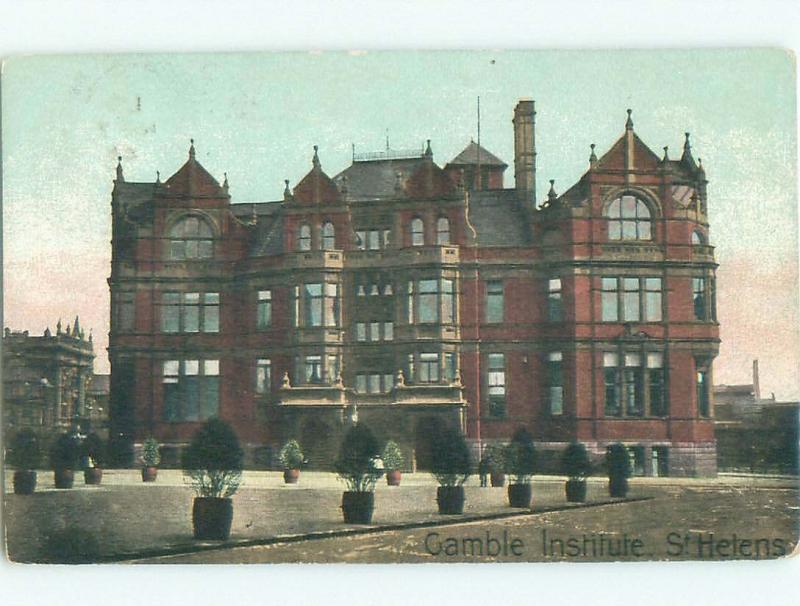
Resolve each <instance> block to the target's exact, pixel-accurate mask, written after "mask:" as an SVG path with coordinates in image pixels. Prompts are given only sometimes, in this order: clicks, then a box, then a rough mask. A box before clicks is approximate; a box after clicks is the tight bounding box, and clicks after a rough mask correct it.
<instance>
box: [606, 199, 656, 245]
mask: <svg viewBox="0 0 800 606" xmlns="http://www.w3.org/2000/svg"><path fill="white" fill-rule="evenodd" d="M605 218H606V219H608V239H609V240H652V238H653V235H652V227H651V225H652V217H651V213H650V209H649V208H648V207H647V204H645V202H644V201H643V200H640V199H639V198H637V197H636V196H633V195H631V194H625V195H622V196H620V197H619V198H617V199H615V200H614V201H613V202H611V204H609V205H608V208H607V209H606V213H605Z"/></svg>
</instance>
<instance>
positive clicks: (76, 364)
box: [3, 317, 108, 441]
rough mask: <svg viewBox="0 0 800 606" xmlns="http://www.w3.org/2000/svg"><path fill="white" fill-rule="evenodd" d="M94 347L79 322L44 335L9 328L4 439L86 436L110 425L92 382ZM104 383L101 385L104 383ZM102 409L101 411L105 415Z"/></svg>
mask: <svg viewBox="0 0 800 606" xmlns="http://www.w3.org/2000/svg"><path fill="white" fill-rule="evenodd" d="M94 357H95V356H94V348H93V344H92V336H91V334H90V335H89V337H88V338H87V337H86V335H85V334H84V331H83V329H82V328H81V326H80V320H79V319H78V318H77V317H76V318H75V322H74V324H73V325H72V326H70V325H69V324H68V325H67V327H66V329H65V330H62V325H61V321H60V320H59V322H58V324H57V325H56V333H55V334H52V333H51V332H50V329H49V328H48V329H46V330H45V332H44V334H43V335H41V336H33V335H31V334H30V333H29V332H28V331H27V330H26V331H12V330H11V329H9V328H6V329H5V332H4V335H3V406H4V418H5V428H4V429H5V431H6V436H9V435H11V434H12V433H14V432H16V431H17V430H19V429H23V428H29V429H32V430H34V431H35V432H36V433H37V434H39V435H40V437H41V438H42V439H43V440H44V441H48V440H50V439H51V438H52V437H54V436H55V435H57V434H59V433H62V432H65V431H72V430H79V431H80V432H82V433H86V432H88V431H92V430H93V429H95V428H102V427H104V426H105V425H106V423H107V411H108V404H107V403H106V404H103V405H101V404H99V403H100V402H101V401H102V400H103V397H105V399H106V400H107V398H108V396H107V394H108V389H107V387H106V389H105V392H106V395H105V396H101V394H100V393H99V392H98V389H97V387H95V386H94V382H93V379H92V366H93V363H94ZM101 383H102V381H101ZM101 409H102V410H101Z"/></svg>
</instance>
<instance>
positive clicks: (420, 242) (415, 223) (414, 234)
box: [411, 217, 425, 246]
mask: <svg viewBox="0 0 800 606" xmlns="http://www.w3.org/2000/svg"><path fill="white" fill-rule="evenodd" d="M424 245H425V224H424V223H423V222H422V219H420V218H419V217H416V218H414V219H412V220H411V246H424Z"/></svg>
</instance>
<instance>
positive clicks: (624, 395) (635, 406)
mask: <svg viewBox="0 0 800 606" xmlns="http://www.w3.org/2000/svg"><path fill="white" fill-rule="evenodd" d="M665 382H666V381H665V372H664V356H663V353H661V352H647V353H642V352H622V353H618V352H605V353H604V354H603V383H604V394H605V404H604V413H605V415H606V416H611V417H644V416H665V415H666V414H667V398H666V394H665V388H664V386H665Z"/></svg>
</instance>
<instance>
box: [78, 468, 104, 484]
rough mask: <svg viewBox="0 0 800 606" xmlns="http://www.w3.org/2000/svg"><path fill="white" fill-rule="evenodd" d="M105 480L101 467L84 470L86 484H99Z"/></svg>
mask: <svg viewBox="0 0 800 606" xmlns="http://www.w3.org/2000/svg"><path fill="white" fill-rule="evenodd" d="M102 480H103V470H102V468H100V467H90V468H89V469H84V470H83V483H84V484H99V483H100V482H101V481H102Z"/></svg>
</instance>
